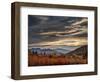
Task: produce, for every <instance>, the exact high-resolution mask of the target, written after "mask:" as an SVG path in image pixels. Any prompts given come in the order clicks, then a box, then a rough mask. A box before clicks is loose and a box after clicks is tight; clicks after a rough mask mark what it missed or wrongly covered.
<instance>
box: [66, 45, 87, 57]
mask: <svg viewBox="0 0 100 82" xmlns="http://www.w3.org/2000/svg"><path fill="white" fill-rule="evenodd" d="M87 54H88V46H87V45H84V46H81V47H79V48H77V49H75V50H74V51H71V52H69V53H67V55H84V56H87Z"/></svg>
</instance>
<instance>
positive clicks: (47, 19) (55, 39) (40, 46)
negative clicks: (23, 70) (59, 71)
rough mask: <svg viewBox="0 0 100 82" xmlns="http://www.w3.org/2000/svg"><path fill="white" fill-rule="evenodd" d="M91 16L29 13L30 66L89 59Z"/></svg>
mask: <svg viewBox="0 0 100 82" xmlns="http://www.w3.org/2000/svg"><path fill="white" fill-rule="evenodd" d="M87 37H88V18H87V17H69V16H41V15H40V16H39V15H28V66H46V65H72V64H87V63H88V39H87Z"/></svg>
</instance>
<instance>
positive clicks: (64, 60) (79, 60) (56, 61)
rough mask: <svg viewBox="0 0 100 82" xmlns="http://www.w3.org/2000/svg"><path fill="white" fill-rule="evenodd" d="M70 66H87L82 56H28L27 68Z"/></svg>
mask: <svg viewBox="0 0 100 82" xmlns="http://www.w3.org/2000/svg"><path fill="white" fill-rule="evenodd" d="M71 64H87V57H84V56H83V55H81V56H79V55H67V56H57V55H52V56H42V55H35V54H31V53H29V54H28V66H45V65H71Z"/></svg>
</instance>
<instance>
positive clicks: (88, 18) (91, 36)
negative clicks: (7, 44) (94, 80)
mask: <svg viewBox="0 0 100 82" xmlns="http://www.w3.org/2000/svg"><path fill="white" fill-rule="evenodd" d="M97 32H98V30H97V7H92V6H90V7H89V6H77V5H61V4H59V5H58V4H43V3H42V4H41V3H28V2H14V3H12V4H11V78H12V79H15V80H22V79H38V78H54V77H69V76H71V77H72V76H84V75H97V71H98V70H97V59H98V57H97V41H98V40H97Z"/></svg>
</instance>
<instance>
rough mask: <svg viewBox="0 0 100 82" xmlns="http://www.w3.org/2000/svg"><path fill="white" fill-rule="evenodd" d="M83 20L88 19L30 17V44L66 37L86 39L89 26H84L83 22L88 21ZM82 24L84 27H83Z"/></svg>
mask: <svg viewBox="0 0 100 82" xmlns="http://www.w3.org/2000/svg"><path fill="white" fill-rule="evenodd" d="M83 19H86V18H83V17H62V16H37V15H29V16H28V40H29V41H28V42H29V43H38V42H43V41H47V42H48V41H52V40H54V41H55V40H59V39H61V38H66V37H73V36H74V37H75V36H77V37H84V35H85V36H87V34H86V29H87V25H85V26H84V25H83V24H82V23H83V22H87V21H83ZM81 21H83V22H81ZM81 24H82V25H83V26H81ZM77 25H78V26H77Z"/></svg>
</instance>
